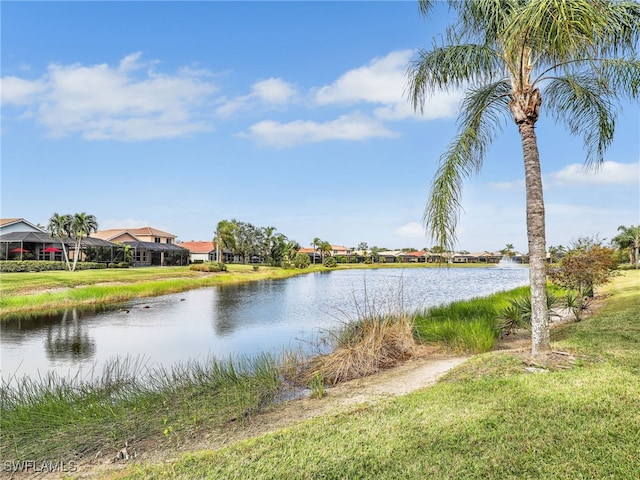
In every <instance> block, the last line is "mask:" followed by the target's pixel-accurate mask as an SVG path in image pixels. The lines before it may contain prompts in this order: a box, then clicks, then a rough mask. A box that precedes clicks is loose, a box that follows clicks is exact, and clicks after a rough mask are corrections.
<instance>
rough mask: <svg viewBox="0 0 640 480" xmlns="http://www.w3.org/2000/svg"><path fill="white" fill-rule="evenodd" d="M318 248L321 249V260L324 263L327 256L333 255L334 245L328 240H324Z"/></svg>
mask: <svg viewBox="0 0 640 480" xmlns="http://www.w3.org/2000/svg"><path fill="white" fill-rule="evenodd" d="M318 248H319V249H320V260H321V262H322V263H324V259H325V256H329V257H330V256H331V251H332V250H333V247H332V246H331V244H330V243H329V242H327V241H326V240H322V241H321V242H320V245H319V247H318Z"/></svg>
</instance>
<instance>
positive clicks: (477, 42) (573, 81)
mask: <svg viewBox="0 0 640 480" xmlns="http://www.w3.org/2000/svg"><path fill="white" fill-rule="evenodd" d="M436 3H439V2H436V1H434V0H419V9H420V13H422V14H423V15H425V16H426V15H428V14H429V13H430V11H431V9H432V8H433V6H434V5H435V4H436ZM448 4H449V7H450V9H452V10H454V11H456V12H457V13H458V19H457V23H455V24H454V25H452V26H451V27H449V29H448V30H447V33H446V35H445V37H444V39H443V40H441V41H438V42H434V46H433V48H432V49H431V50H428V51H427V50H420V51H419V52H418V55H417V58H416V59H415V60H413V61H412V63H411V64H410V66H409V68H408V70H407V74H408V77H409V88H408V93H409V95H410V98H411V101H412V104H413V107H414V109H416V110H419V111H423V110H424V108H425V100H426V99H427V97H428V96H429V95H430V94H432V93H434V92H436V91H439V90H457V89H462V88H465V89H466V94H465V97H464V99H463V101H462V104H461V108H460V113H459V117H458V132H457V135H456V136H455V137H454V140H453V141H452V143H451V144H450V145H449V147H448V149H447V150H446V151H445V152H444V154H443V155H442V156H441V157H440V164H439V167H438V170H437V171H436V174H435V177H434V180H433V183H432V187H431V192H430V197H429V200H428V202H427V206H426V208H425V214H424V223H425V227H426V228H427V230H428V232H429V233H430V235H431V236H432V237H433V238H434V239H435V241H436V242H437V243H438V245H441V246H443V247H445V248H446V249H448V250H453V245H454V244H455V241H456V237H455V231H456V225H457V221H458V218H459V210H460V204H461V192H462V185H463V183H464V180H465V179H466V178H467V177H469V176H470V175H471V174H473V173H475V172H478V171H479V170H480V169H481V167H482V162H483V160H484V157H485V154H486V152H487V149H488V147H489V145H490V144H491V143H492V141H493V139H494V137H495V136H496V135H497V134H498V133H499V132H500V131H501V130H502V127H503V124H505V123H507V121H508V119H509V118H511V120H512V121H513V122H515V124H516V126H517V127H518V131H519V133H520V138H521V142H522V150H523V160H524V173H525V187H526V218H527V238H528V247H529V256H530V270H529V271H530V274H529V280H530V286H531V287H530V288H531V324H532V328H531V353H532V354H533V355H537V354H542V353H546V352H549V351H550V350H551V341H550V336H549V325H548V320H547V298H546V296H547V295H546V271H545V257H546V252H545V250H546V238H545V237H546V233H545V210H544V201H543V190H542V175H541V170H540V155H539V152H538V144H537V138H536V132H535V124H536V122H537V121H538V118H539V115H540V112H541V107H542V104H543V99H544V102H545V103H544V105H545V108H548V109H549V111H550V113H551V114H552V116H553V118H554V120H556V121H557V122H563V123H564V124H565V125H566V126H567V127H568V130H569V132H570V133H571V134H572V135H581V136H582V138H583V140H584V144H585V147H586V152H587V155H586V164H587V165H596V166H597V165H599V164H601V163H602V161H603V154H604V152H605V151H606V149H607V148H608V147H609V145H610V144H611V142H612V140H613V133H614V127H615V119H616V116H617V111H618V109H619V108H620V101H621V99H622V98H625V97H628V98H631V99H633V100H638V98H639V96H640V60H639V59H638V57H637V55H636V52H635V48H636V45H637V43H638V39H639V32H640V4H638V3H637V2H634V1H630V0H626V1H609V0H571V1H557V0H469V1H464V2H460V1H454V0H450V1H449V2H448Z"/></svg>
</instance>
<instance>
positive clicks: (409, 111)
mask: <svg viewBox="0 0 640 480" xmlns="http://www.w3.org/2000/svg"><path fill="white" fill-rule="evenodd" d="M411 55H412V52H411V50H398V51H394V52H391V53H389V54H388V55H386V56H384V57H381V58H374V59H373V60H372V61H371V62H369V63H368V64H367V65H365V66H363V67H359V68H355V69H353V70H349V71H348V72H346V73H345V74H343V75H342V76H340V78H338V79H337V80H336V81H335V82H334V83H332V84H331V85H326V86H323V87H321V88H319V89H318V91H317V92H316V94H315V100H316V103H317V104H318V105H330V104H345V105H351V104H356V103H372V104H378V105H381V106H380V107H378V108H377V109H376V110H375V111H374V114H375V116H376V117H377V118H380V119H383V120H402V119H404V118H411V117H415V118H422V119H425V120H429V119H435V118H450V117H453V116H455V114H456V111H457V107H458V104H459V102H460V99H461V98H462V94H461V93H460V92H456V93H446V92H442V93H440V94H438V95H434V96H433V97H431V98H429V99H428V100H427V102H426V104H425V108H424V114H423V115H418V114H416V113H415V112H414V110H413V108H412V106H411V104H410V102H409V100H408V98H407V97H406V96H405V94H404V92H405V88H406V84H407V77H406V69H407V65H408V63H409V60H410V59H411Z"/></svg>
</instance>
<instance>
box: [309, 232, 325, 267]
mask: <svg viewBox="0 0 640 480" xmlns="http://www.w3.org/2000/svg"><path fill="white" fill-rule="evenodd" d="M321 243H322V240H320V239H319V238H318V237H316V238H314V239H313V241H312V242H311V245H312V246H313V264H314V265H315V263H316V252H317V251H318V248H319V247H320V244H321Z"/></svg>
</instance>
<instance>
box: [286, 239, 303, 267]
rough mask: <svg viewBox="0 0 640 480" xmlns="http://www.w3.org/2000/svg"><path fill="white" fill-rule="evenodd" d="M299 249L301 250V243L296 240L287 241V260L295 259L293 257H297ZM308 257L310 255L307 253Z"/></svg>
mask: <svg viewBox="0 0 640 480" xmlns="http://www.w3.org/2000/svg"><path fill="white" fill-rule="evenodd" d="M299 251H300V244H299V243H298V242H296V241H295V240H289V241H288V242H287V246H286V252H285V256H286V260H287V261H289V262H291V261H293V259H294V258H295V257H296V255H297V254H298V252H299ZM302 255H305V254H304V253H303V254H302ZM307 258H309V255H307Z"/></svg>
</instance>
